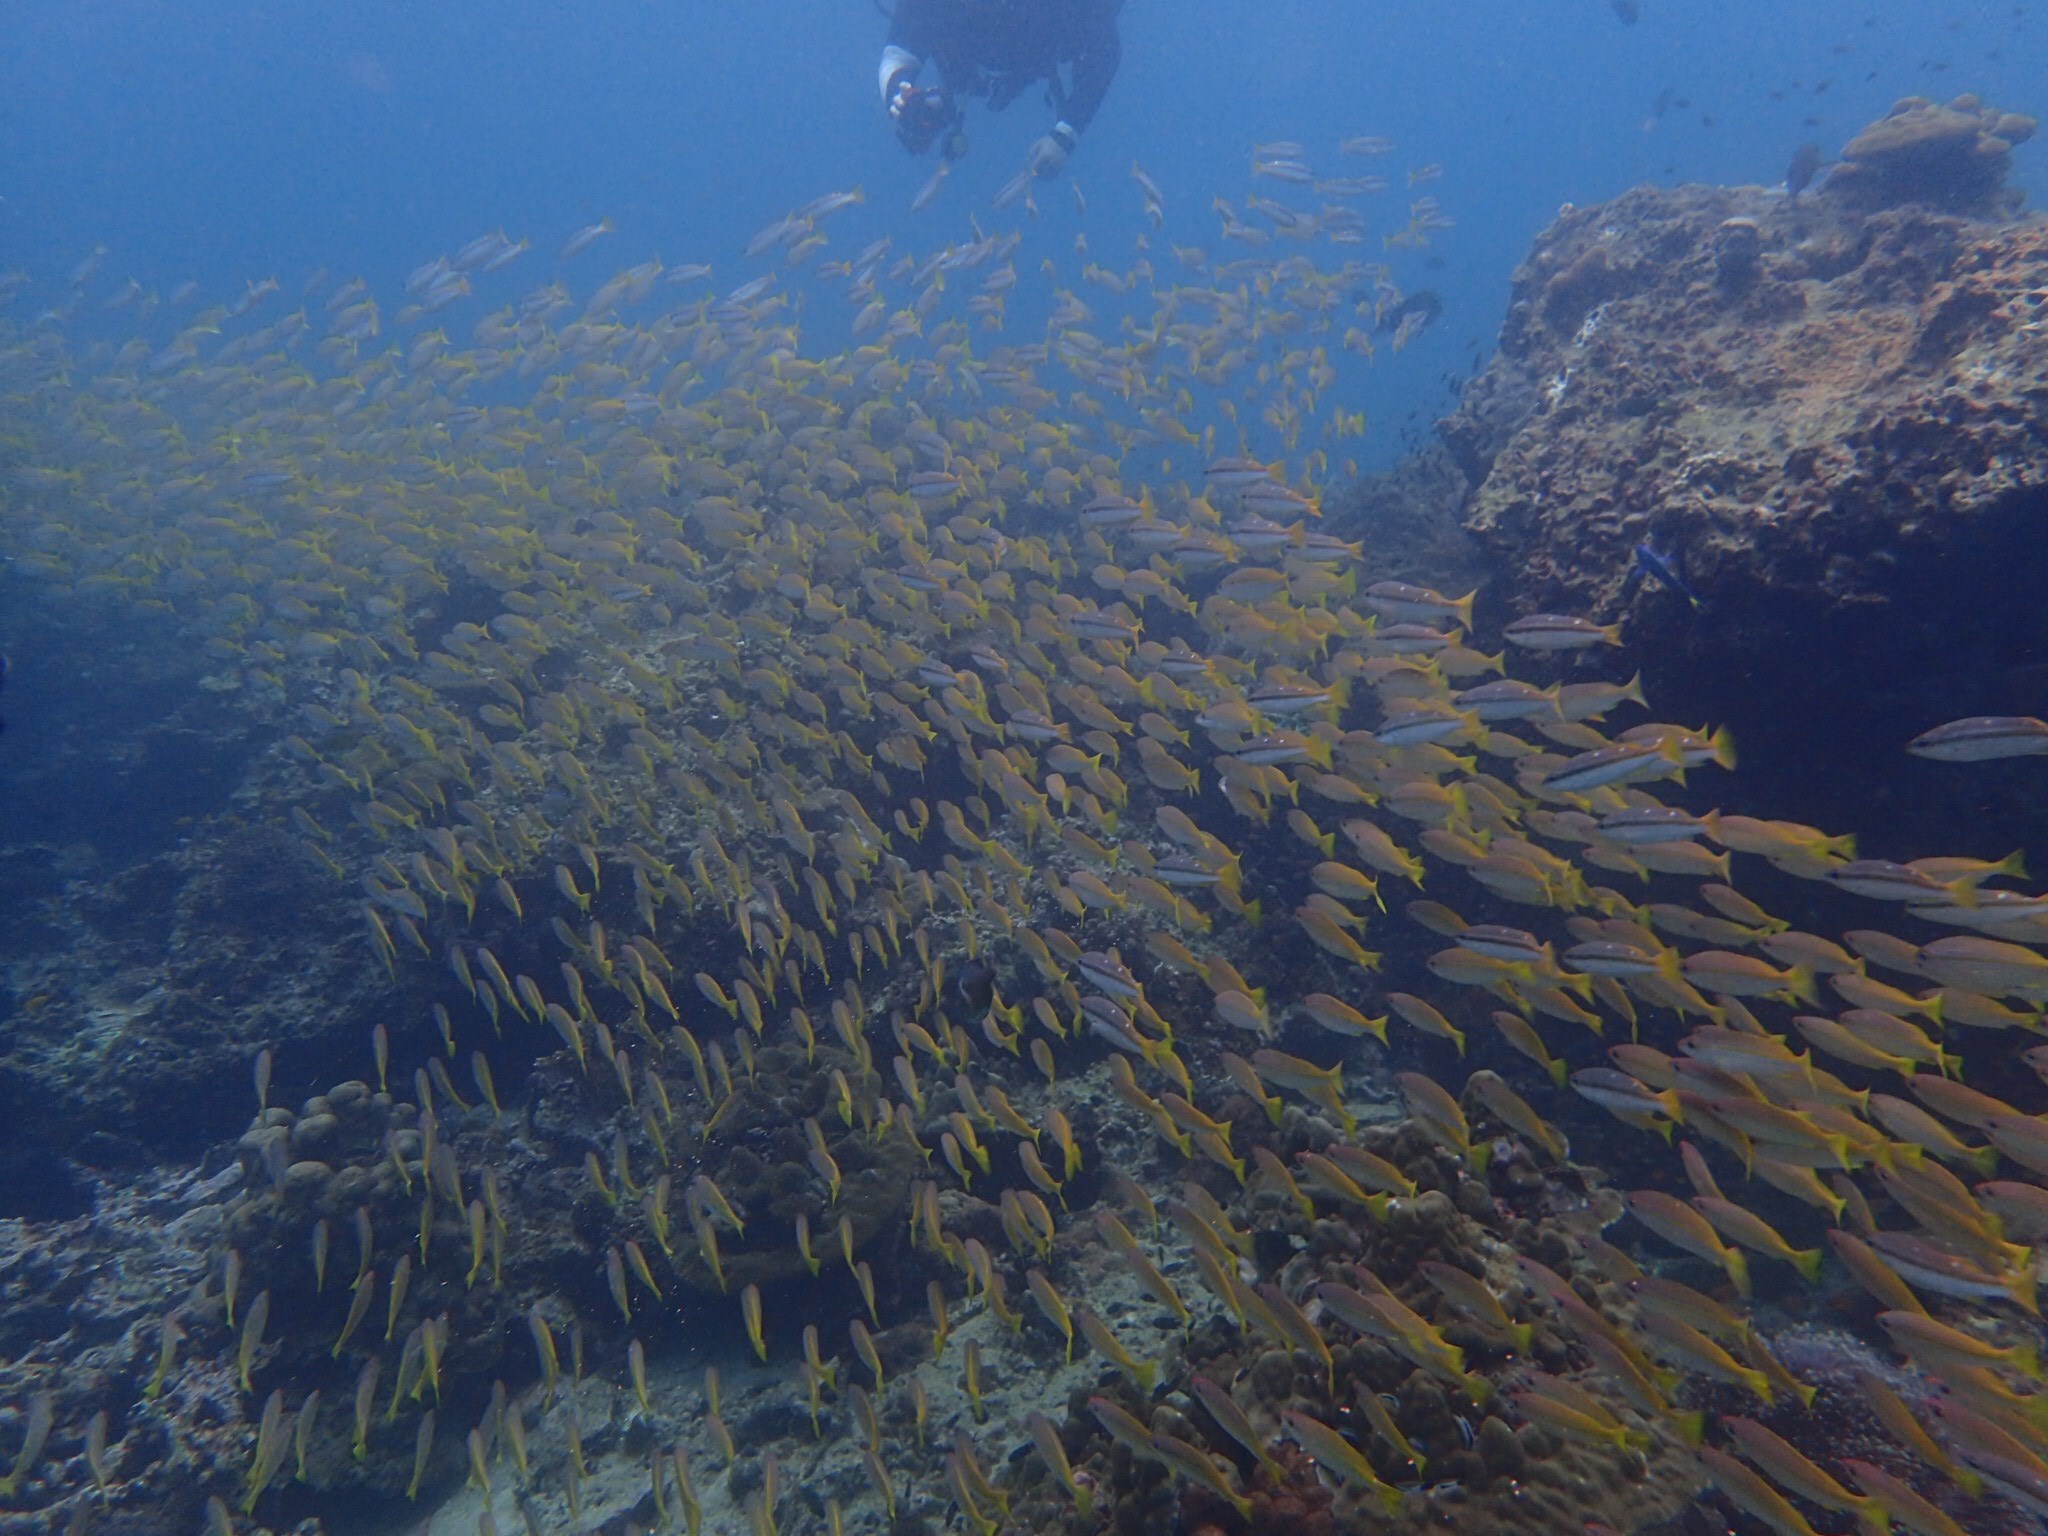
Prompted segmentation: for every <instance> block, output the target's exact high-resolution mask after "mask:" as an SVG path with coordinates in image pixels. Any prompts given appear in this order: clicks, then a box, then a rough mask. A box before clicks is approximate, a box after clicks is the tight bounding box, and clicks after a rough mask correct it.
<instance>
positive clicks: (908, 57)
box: [881, 0, 1123, 151]
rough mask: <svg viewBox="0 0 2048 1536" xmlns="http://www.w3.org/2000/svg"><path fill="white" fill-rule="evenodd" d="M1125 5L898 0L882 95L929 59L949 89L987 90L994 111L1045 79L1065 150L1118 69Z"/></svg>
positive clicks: (1107, 1) (962, 92) (1109, 1)
mask: <svg viewBox="0 0 2048 1536" xmlns="http://www.w3.org/2000/svg"><path fill="white" fill-rule="evenodd" d="M1122 8H1123V0H897V3H896V15H895V20H894V22H893V24H892V25H891V26H890V28H889V41H888V46H887V47H885V48H884V49H883V50H882V69H881V85H882V100H883V102H884V104H888V103H889V102H890V101H891V100H892V98H893V97H894V95H895V93H896V91H897V90H898V88H899V86H900V85H901V83H902V82H905V81H910V80H914V79H915V78H916V76H917V74H918V72H919V71H920V70H921V69H922V68H923V67H924V65H926V64H927V63H931V64H936V65H937V66H938V71H939V79H940V81H941V83H942V84H943V86H944V89H945V92H946V93H947V94H948V96H952V97H958V96H986V97H988V99H989V107H990V109H991V110H994V111H1001V110H1002V109H1003V108H1004V107H1006V106H1008V105H1009V104H1010V103H1011V102H1012V101H1014V100H1016V99H1017V97H1018V96H1019V95H1021V94H1022V93H1023V92H1024V91H1025V90H1026V89H1027V88H1029V87H1030V86H1031V85H1033V84H1034V83H1036V82H1038V81H1040V80H1043V81H1046V82H1048V83H1049V84H1050V86H1051V89H1052V95H1053V101H1054V104H1055V106H1056V108H1057V110H1058V112H1059V114H1060V120H1059V122H1058V123H1057V125H1056V126H1055V127H1054V129H1053V131H1052V135H1051V137H1053V138H1054V139H1056V140H1059V141H1060V144H1061V148H1062V149H1063V150H1065V151H1071V150H1072V148H1073V144H1074V140H1075V138H1076V137H1077V136H1078V134H1079V133H1080V131H1081V130H1082V129H1084V128H1086V127H1087V126H1088V124H1089V122H1090V121H1091V120H1093V118H1094V116H1095V113H1096V109H1097V108H1099V107H1100V106H1101V105H1102V100H1103V98H1104V97H1105V96H1107V95H1108V94H1109V86H1110V82H1111V81H1112V80H1114V79H1115V78H1116V69H1117V65H1118V63H1119V62H1120V61H1121V60H1122V58H1123V43H1122V39H1121V37H1120V36H1119V34H1118V30H1117V12H1118V11H1119V10H1121V9H1122ZM1063 67H1064V68H1065V71H1066V74H1065V76H1064V77H1063V74H1062V68H1063Z"/></svg>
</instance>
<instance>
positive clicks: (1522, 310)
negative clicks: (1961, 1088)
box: [1442, 97, 2048, 852]
mask: <svg viewBox="0 0 2048 1536" xmlns="http://www.w3.org/2000/svg"><path fill="white" fill-rule="evenodd" d="M2032 129H2033V122H2032V120H2031V119H2029V118H2025V117H2020V116H2018V115H2016V114H2012V113H2004V112H1998V111H1995V110H1992V109H1989V108H1986V107H1984V106H1983V105H1982V104H1981V103H1979V102H1977V101H1976V100H1975V99H1974V98H1971V97H1960V98H1958V99H1957V100H1956V101H1954V102H1951V103H1949V104H1948V105H1946V106H1937V105H1935V104H1933V103H1931V102H1926V101H1921V100H1918V99H1912V100H1908V101H1905V102H1901V103H1900V104H1899V105H1898V106H1897V107H1896V108H1894V110H1893V111H1892V112H1891V113H1890V114H1888V115H1887V116H1886V117H1885V118H1883V119H1881V120H1880V121H1879V122H1877V123H1875V124H1873V125H1872V126H1871V127H1870V128H1868V129H1866V130H1865V131H1864V132H1862V133H1860V134H1858V135H1857V136H1856V137H1855V139H1853V140H1852V141H1851V143H1850V144H1849V145H1848V146H1847V148H1846V150H1845V151H1844V155H1843V158H1842V161H1841V163H1840V164H1839V165H1837V166H1835V167H1834V168H1833V169H1832V170H1831V171H1830V172H1829V174H1828V175H1827V176H1826V178H1825V179H1824V180H1823V181H1822V182H1821V184H1820V185H1819V186H1818V187H1817V188H1816V189H1815V190H1813V191H1811V192H1809V193H1807V194H1805V195H1803V196H1796V197H1795V196H1788V195H1787V194H1786V193H1785V192H1783V191H1782V190H1777V191H1773V190H1771V189H1766V188H1762V187H1733V188H1727V187H1704V186H1687V187H1679V188H1674V189H1659V188H1640V189H1637V190H1635V191H1631V192H1629V193H1627V194H1625V195H1623V196H1621V197H1619V198H1616V199H1615V200H1613V201H1612V202H1609V203H1605V204H1602V205H1599V206H1597V207H1588V208H1574V207H1567V208H1565V209H1564V210H1563V211H1562V212H1561V213H1560V214H1559V216H1558V218H1557V220H1556V221H1555V223H1554V224H1553V225H1552V226H1551V227H1550V228H1549V229H1548V230H1547V231H1545V232H1544V234H1543V235H1542V236H1541V237H1540V238H1539V240H1538V241H1537V243H1536V246H1535V248H1534V250H1533V251H1532V252H1531V254H1530V256H1529V258H1528V259H1527V260H1526V261H1525V262H1524V263H1523V264H1522V266H1521V267H1520V268H1519V269H1518V270H1517V272H1516V274H1515V283H1514V293H1513V300H1512V307H1511V309H1510V313H1509V318H1508V322H1507V325H1506V327H1505V330H1504V333H1503V336H1502V339H1501V346H1500V350H1499V353H1498V355H1497V356H1496V357H1495V358H1494V360H1493V361H1492V362H1491V364H1490V365H1489V366H1488V368H1487V369H1486V371H1485V372H1484V374H1482V376H1481V377H1480V378H1478V379H1477V380H1475V381H1474V383H1473V384H1472V385H1471V386H1470V387H1469V388H1468V390H1467V392H1466V397H1465V400H1464V402H1463V403H1461V405H1460V407H1459V409H1458V410H1457V411H1456V412H1455V413H1454V414H1453V415H1452V416H1451V417H1450V418H1449V419H1448V420H1447V421H1446V422H1444V423H1443V426H1442V436H1443V441H1444V446H1445V448H1446V450H1447V451H1448V452H1449V454H1450V455H1451V457H1452V458H1453V459H1454V460H1455V461H1456V462H1457V463H1458V465H1459V466H1460V468H1461V470H1462V471H1463V473H1464V474H1465V476H1466V477H1467V480H1468V483H1469V484H1470V486H1471V490H1470V494H1469V497H1468V499H1467V500H1466V502H1465V507H1464V515H1463V521H1464V524H1465V527H1466V528H1467V530H1468V531H1469V532H1470V533H1471V534H1472V535H1473V536H1474V537H1475V538H1476V539H1477V540H1479V542H1480V543H1481V544H1482V545H1483V546H1484V547H1485V548H1486V549H1487V550H1488V551H1489V552H1490V553H1491V555H1492V556H1493V558H1494V560H1495V562H1496V565H1497V571H1498V574H1497V577H1496V580H1495V583H1494V589H1493V595H1494V597H1495V599H1496V600H1497V601H1499V602H1500V603H1501V604H1502V606H1503V607H1504V608H1505V609H1507V610H1508V611H1511V612H1533V611H1538V610H1557V611H1565V612H1573V613H1580V614H1585V615H1588V616H1591V617H1596V618H1598V619H1601V620H1603V621H1607V620H1615V619H1620V620H1622V621H1623V622H1624V624H1625V627H1626V629H1627V631H1628V633H1629V635H1630V638H1631V641H1632V642H1633V644H1634V648H1635V650H1636V651H1637V652H1638V653H1639V654H1641V655H1642V656H1644V657H1646V658H1649V660H1648V662H1647V665H1646V669H1645V670H1646V673H1648V681H1649V682H1650V684H1651V686H1652V688H1653V691H1654V693H1655V694H1656V696H1657V697H1659V698H1660V699H1663V700H1664V701H1666V703H1667V705H1670V706H1674V707H1677V708H1679V709H1681V710H1682V711H1683V710H1691V711H1695V712H1699V713H1702V714H1711V715H1713V716H1714V717H1715V718H1716V719H1718V720H1723V721H1727V722H1729V723H1731V724H1732V725H1733V727H1734V730H1735V733H1736V735H1737V738H1738V739H1739V740H1740V741H1741V743H1742V745H1743V748H1744V761H1745V768H1746V769H1747V770H1751V771H1749V772H1746V773H1745V775H1744V778H1745V783H1747V784H1752V785H1755V786H1756V787H1757V789H1758V792H1759V793H1760V794H1765V795H1768V796H1769V797H1770V799H1771V803H1772V804H1774V805H1776V806H1778V807H1780V808H1781V810H1780V814H1812V815H1819V814H1822V813H1823V811H1824V812H1825V813H1826V815H1827V816H1829V817H1830V818H1831V819H1833V820H1836V821H1840V820H1841V819H1842V814H1841V808H1842V805H1843V803H1844V801H1845V800H1846V802H1847V803H1848V804H1849V805H1851V806H1852V807H1853V808H1854V811H1855V818H1854V819H1856V820H1857V821H1858V822H1860V823H1861V824H1862V825H1863V826H1864V827H1866V828H1870V829H1873V830H1875V831H1877V832H1878V834H1879V835H1880V836H1882V835H1884V832H1885V831H1886V829H1897V830H1898V831H1899V833H1900V834H1901V841H1902V842H1903V841H1908V840H1910V841H1912V842H1914V843H1916V844H1918V845H1925V844H1926V843H1927V842H1929V841H1930V840H1931V841H1935V842H1947V843H1954V842H1956V841H1957V840H1958V839H1960V840H1961V841H1962V842H1963V843H1964V844H1967V843H1968V842H1969V841H1970V832H1971V828H1972V827H1973V826H1974V825H1976V824H1977V822H1978V821H1979V820H1980V819H1981V815H1980V813H1981V812H1982V811H1983V810H1985V809H1987V808H1988V803H1989V802H1988V801H1987V800H1986V799H1985V797H1986V796H1988V797H1990V799H1991V800H1997V799H2007V800H2010V801H2012V802H2013V804H2012V805H2009V806H2007V807H2005V808H2004V809H2006V810H2008V811H2011V810H2017V809H2019V806H2020V801H2021V798H2022V797H2023V795H2024V793H2025V786H2024V785H2023V784H2022V783H2021V782H2020V780H2019V778H2018V777H2013V778H2011V779H2010V780H2008V779H2007V777H2006V776H2005V775H2004V772H2003V769H2004V766H2005V765H2000V767H1999V768H1998V769H1996V770H1994V771H1992V772H1988V773H1984V774H1979V775H1977V776H1976V777H1975V778H1974V779H1973V794H1972V796H1971V798H1970V803H1969V804H1968V805H1967V806H1959V805H1957V804H1956V803H1955V796H1954V795H1953V788H1954V780H1953V776H1952V775H1950V776H1948V777H1944V776H1943V774H1942V773H1941V772H1939V771H1938V770H1939V768H1940V766H1941V765H1926V764H1917V763H1914V762H1911V761H1909V760H1907V759H1905V758H1904V757H1903V756H1902V755H1901V754H1900V752H1899V747H1900V746H1901V745H1902V744H1903V743H1904V741H1905V740H1906V739H1907V738H1909V737H1910V736H1912V735H1913V734H1914V733H1915V732H1916V731H1918V730H1920V729H1923V728H1925V727H1926V726H1928V725H1931V724H1934V723H1936V722H1938V721H1940V720H1944V719H1948V718H1952V717H1954V716H1957V715H1963V714H1971V713H1985V714H1992V713H1998V714H2007V713H2031V712H2036V711H2037V710H2038V708H2039V707H2040V706H2041V705H2042V704H2043V703H2048V617H2044V613H2048V610H2044V609H2043V606H2042V604H2041V600H2040V596H2041V591H2042V585H2043V582H2044V580H2048V538H2044V537H2043V531H2044V526H2048V525H2044V521H2043V520H2044V518H2048V492H2044V490H2043V487H2044V485H2048V434H2044V433H2043V431H2042V430H2041V423H2042V421H2043V420H2044V419H2048V220H2044V219H2042V218H2041V217H2039V216H2032V217H2027V216H2022V215H2021V214H2020V213H2019V212H2018V211H2017V206H2016V205H2017V201H2018V199H2017V195H2016V194H2015V193H2013V192H2012V191H2010V190H2009V189H2008V188H2006V186H2005V185H2004V177H2005V172H2006V168H2007V165H2008V162H2009V160H2010V157H2011V150H2012V146H2013V145H2014V144H2016V143H2018V142H2020V141H2022V140H2023V139H2025V138H2026V137H2027V136H2028V135H2029V134H2030V133H2031V132H2032ZM1503 402H1507V403H1508V404H1509V405H1510V407H1511V409H1509V410H1508V411H1506V412H1505V414H1504V411H1503ZM1660 567H1661V571H1660V569H1659V568H1660ZM1998 851H1999V852H2003V851H2004V850H2002V849H2001V850H1998Z"/></svg>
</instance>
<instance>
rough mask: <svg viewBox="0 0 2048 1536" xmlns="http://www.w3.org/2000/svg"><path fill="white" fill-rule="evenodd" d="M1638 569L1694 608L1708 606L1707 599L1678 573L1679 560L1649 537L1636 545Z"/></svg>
mask: <svg viewBox="0 0 2048 1536" xmlns="http://www.w3.org/2000/svg"><path fill="white" fill-rule="evenodd" d="M1636 569H1637V570H1638V571H1640V572H1642V573H1643V574H1644V575H1645V576H1649V577H1652V578H1653V579H1655V580H1656V581H1658V582H1660V583H1662V584H1663V585H1664V586H1667V587H1669V588H1670V589H1671V590H1672V591H1674V592H1676V593H1678V594H1679V595H1680V596H1681V597H1683V598H1684V599H1685V600H1686V601H1687V602H1688V603H1691V604H1692V605H1693V607H1694V608H1705V607H1706V606H1707V605H1706V601H1705V599H1703V598H1702V597H1701V596H1700V595H1699V593H1697V592H1695V591H1693V589H1692V588H1691V587H1689V586H1687V585H1686V584H1685V578H1684V577H1683V576H1681V575H1680V574H1679V573H1678V562H1677V561H1675V560H1673V559H1672V558H1671V557H1670V556H1669V555H1667V554H1664V553H1663V552H1662V551H1660V550H1659V549H1658V548H1657V546H1656V545H1655V544H1654V543H1652V542H1651V541H1650V540H1648V539H1645V540H1643V542H1642V543H1640V544H1638V545H1637V546H1636Z"/></svg>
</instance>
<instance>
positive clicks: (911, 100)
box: [889, 79, 959, 155]
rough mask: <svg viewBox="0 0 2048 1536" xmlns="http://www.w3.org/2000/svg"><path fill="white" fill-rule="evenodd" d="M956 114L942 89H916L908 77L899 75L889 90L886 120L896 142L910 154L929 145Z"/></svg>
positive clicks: (957, 116)
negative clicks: (894, 130)
mask: <svg viewBox="0 0 2048 1536" xmlns="http://www.w3.org/2000/svg"><path fill="white" fill-rule="evenodd" d="M958 118H959V109H958V108H957V107H955V106H954V105H953V98H952V97H950V96H948V95H947V94H946V93H945V91H943V90H940V89H937V88H932V89H920V88H919V87H918V86H916V85H914V84H912V83H911V81H910V80H908V79H899V80H898V81H897V82H896V83H895V85H893V86H892V87H891V88H890V90H889V121H890V122H891V123H892V124H894V125H895V128H896V138H897V140H898V142H900V143H901V144H902V145H903V147H904V148H905V149H907V150H909V151H910V153H911V154H913V155H921V154H923V153H924V152H925V151H926V150H928V149H930V148H931V147H932V141H933V140H934V139H936V138H938V136H939V135H940V134H941V133H943V132H944V131H945V130H946V129H947V128H949V127H951V126H952V125H953V123H954V122H955V121H957V120H958Z"/></svg>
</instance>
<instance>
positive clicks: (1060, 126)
mask: <svg viewBox="0 0 2048 1536" xmlns="http://www.w3.org/2000/svg"><path fill="white" fill-rule="evenodd" d="M1080 142H1081V136H1080V135H1079V134H1078V133H1076V132H1075V131H1074V125H1073V124H1071V123H1067V122H1059V123H1054V124H1053V125H1052V132H1051V133H1048V134H1046V135H1045V137H1043V138H1041V139H1040V140H1038V142H1037V143H1035V144H1033V145H1032V146H1031V171H1032V174H1033V175H1035V176H1038V177H1040V178H1043V179H1050V178H1051V177H1054V176H1057V175H1059V173H1060V172H1061V171H1063V170H1065V169H1066V168H1067V160H1068V159H1069V157H1071V156H1072V155H1073V153H1074V146H1075V145H1077V144H1079V143H1080Z"/></svg>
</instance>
